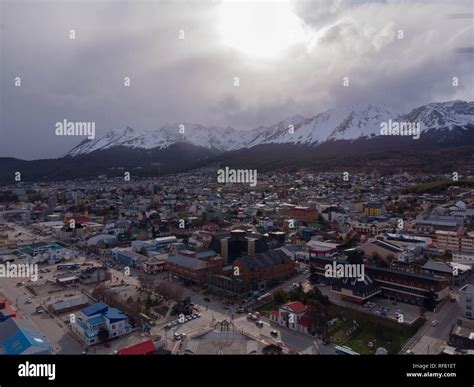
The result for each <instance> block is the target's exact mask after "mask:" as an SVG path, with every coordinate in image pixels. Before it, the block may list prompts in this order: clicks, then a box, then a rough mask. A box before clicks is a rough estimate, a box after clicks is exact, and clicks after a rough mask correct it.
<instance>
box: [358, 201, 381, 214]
mask: <svg viewBox="0 0 474 387" xmlns="http://www.w3.org/2000/svg"><path fill="white" fill-rule="evenodd" d="M363 208H364V214H365V215H367V216H380V215H383V214H385V213H386V212H387V210H386V208H385V205H384V204H383V203H381V202H369V203H365V204H364V207H363Z"/></svg>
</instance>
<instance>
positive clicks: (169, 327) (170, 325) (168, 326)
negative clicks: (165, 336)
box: [165, 323, 173, 330]
mask: <svg viewBox="0 0 474 387" xmlns="http://www.w3.org/2000/svg"><path fill="white" fill-rule="evenodd" d="M172 326H173V325H172V324H171V323H168V324H166V325H165V329H166V330H168V329H171V327H172Z"/></svg>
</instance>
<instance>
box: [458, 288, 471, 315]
mask: <svg viewBox="0 0 474 387" xmlns="http://www.w3.org/2000/svg"><path fill="white" fill-rule="evenodd" d="M473 305H474V286H473V285H469V284H468V285H464V286H463V287H462V288H461V289H459V306H460V307H461V310H462V315H463V316H464V317H466V318H468V319H471V320H472V319H474V311H473V309H472V307H473Z"/></svg>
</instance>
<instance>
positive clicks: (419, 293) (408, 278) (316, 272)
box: [310, 256, 449, 310]
mask: <svg viewBox="0 0 474 387" xmlns="http://www.w3.org/2000/svg"><path fill="white" fill-rule="evenodd" d="M310 260H311V279H312V281H326V282H328V281H329V282H331V285H332V281H333V279H332V278H327V277H326V276H325V272H326V270H325V267H326V265H327V264H331V265H332V264H333V262H334V259H333V258H329V257H320V256H319V257H318V256H311V258H310ZM366 260H370V257H366ZM364 270H365V275H366V276H369V278H371V279H372V280H373V281H374V282H375V284H376V285H377V286H378V287H379V288H380V290H381V292H380V295H381V296H383V297H386V298H389V299H392V300H397V301H400V302H406V303H409V304H415V305H419V306H424V307H426V308H427V309H429V310H435V309H436V307H437V306H438V305H439V304H440V303H441V302H442V301H443V300H444V299H445V298H446V297H448V296H449V279H445V278H441V277H437V276H433V275H428V274H423V273H417V272H414V271H408V270H397V269H394V268H384V267H378V266H374V265H368V264H365V269H364Z"/></svg>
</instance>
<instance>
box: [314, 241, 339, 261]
mask: <svg viewBox="0 0 474 387" xmlns="http://www.w3.org/2000/svg"><path fill="white" fill-rule="evenodd" d="M306 246H307V247H308V251H309V253H310V254H313V255H317V256H323V257H329V256H333V255H334V254H336V253H337V249H338V247H339V244H337V243H330V242H320V241H318V240H314V239H311V240H310V241H309V242H308V243H306Z"/></svg>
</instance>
